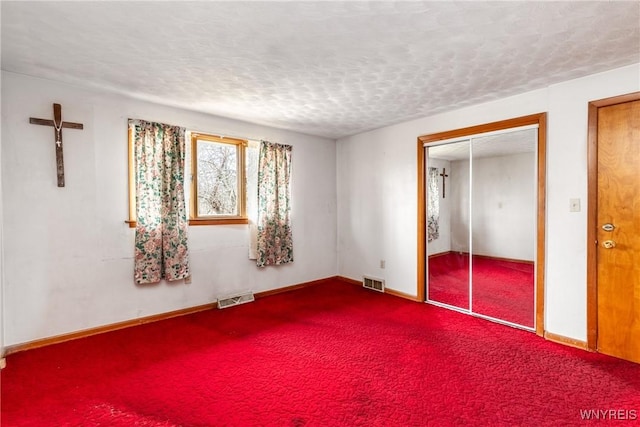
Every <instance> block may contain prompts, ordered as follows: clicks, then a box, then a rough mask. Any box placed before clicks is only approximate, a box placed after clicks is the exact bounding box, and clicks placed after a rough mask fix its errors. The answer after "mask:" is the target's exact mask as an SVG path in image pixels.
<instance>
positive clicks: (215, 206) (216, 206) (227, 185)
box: [197, 140, 238, 216]
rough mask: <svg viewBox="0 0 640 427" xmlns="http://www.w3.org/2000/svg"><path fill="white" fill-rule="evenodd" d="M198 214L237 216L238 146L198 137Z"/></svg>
mask: <svg viewBox="0 0 640 427" xmlns="http://www.w3.org/2000/svg"><path fill="white" fill-rule="evenodd" d="M197 147H198V152H197V158H198V215H199V216H215V215H238V203H237V200H238V196H237V192H238V171H237V166H238V162H237V158H236V153H237V147H236V146H235V145H232V144H222V143H217V142H210V141H203V140H198V142H197Z"/></svg>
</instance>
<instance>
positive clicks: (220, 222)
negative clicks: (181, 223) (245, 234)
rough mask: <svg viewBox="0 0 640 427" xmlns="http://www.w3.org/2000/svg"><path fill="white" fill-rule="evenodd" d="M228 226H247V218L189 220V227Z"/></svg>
mask: <svg viewBox="0 0 640 427" xmlns="http://www.w3.org/2000/svg"><path fill="white" fill-rule="evenodd" d="M228 224H249V219H247V218H216V219H213V218H200V219H190V220H189V225H228Z"/></svg>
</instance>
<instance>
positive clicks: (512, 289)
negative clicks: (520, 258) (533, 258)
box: [428, 253, 535, 328]
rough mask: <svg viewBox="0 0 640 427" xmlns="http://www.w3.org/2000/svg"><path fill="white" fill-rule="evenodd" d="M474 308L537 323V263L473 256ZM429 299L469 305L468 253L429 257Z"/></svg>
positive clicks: (515, 319)
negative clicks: (535, 301) (535, 268)
mask: <svg viewBox="0 0 640 427" xmlns="http://www.w3.org/2000/svg"><path fill="white" fill-rule="evenodd" d="M472 268H473V311H474V312H475V313H479V314H484V315H486V316H491V317H494V318H497V319H501V320H506V321H508V322H512V323H517V324H519V325H523V326H528V327H531V328H533V327H534V316H535V307H534V293H535V281H534V280H535V279H534V265H533V264H529V263H523V262H512V261H502V260H496V259H493V258H487V257H482V256H474V257H473V267H472ZM428 292H429V299H430V300H433V301H437V302H442V303H445V304H449V305H453V306H456V307H461V308H465V309H468V308H469V255H468V254H459V253H448V254H446V255H439V256H434V257H432V258H430V259H429V289H428Z"/></svg>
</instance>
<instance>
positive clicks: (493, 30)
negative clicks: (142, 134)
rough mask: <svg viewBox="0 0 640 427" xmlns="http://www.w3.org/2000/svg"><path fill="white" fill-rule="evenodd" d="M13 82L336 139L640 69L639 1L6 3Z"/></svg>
mask: <svg viewBox="0 0 640 427" xmlns="http://www.w3.org/2000/svg"><path fill="white" fill-rule="evenodd" d="M1 7H2V10H1V14H2V68H3V69H4V70H8V71H12V72H16V73H22V74H28V75H32V76H37V77H43V78H47V79H52V80H58V81H63V82H68V83H73V84H79V85H84V86H87V85H88V86H91V87H99V88H105V89H109V90H113V91H116V92H119V93H124V94H127V95H129V96H133V97H137V98H141V99H146V100H150V101H154V102H159V103H163V104H168V105H174V106H179V107H183V108H188V109H192V110H198V111H202V112H207V113H212V114H216V115H220V116H225V117H231V118H236V119H241V120H246V121H249V122H253V123H259V124H264V125H269V126H274V127H278V128H284V129H290V130H295V131H298V132H303V133H307V134H313V135H321V136H326V137H330V138H338V137H341V136H346V135H352V134H355V133H359V132H362V131H366V130H370V129H374V128H378V127H382V126H386V125H390V124H394V123H399V122H402V121H406V120H409V119H413V118H417V117H423V116H428V115H431V114H434V113H438V112H443V111H447V110H452V109H456V108H460V107H462V106H466V105H471V104H476V103H479V102H484V101H489V100H493V99H497V98H501V97H504V96H509V95H513V94H517V93H521V92H524V91H527V90H532V89H538V88H541V87H545V86H547V85H549V84H552V83H555V82H560V81H563V80H567V79H571V78H576V77H581V76H584V75H588V74H592V73H595V72H600V71H605V70H609V69H613V68H616V67H620V66H624V65H628V64H632V63H637V62H640V3H639V2H636V1H632V2H391V1H388V2H385V1H377V2H360V1H358V2H352V1H350V2H323V1H319V2H308V1H305V2H184V1H173V2H103V1H97V2H96V1H93V2H7V1H2V3H1Z"/></svg>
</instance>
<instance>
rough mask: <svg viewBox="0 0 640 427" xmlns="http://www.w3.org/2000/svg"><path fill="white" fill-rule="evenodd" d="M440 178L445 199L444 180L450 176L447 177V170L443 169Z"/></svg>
mask: <svg viewBox="0 0 640 427" xmlns="http://www.w3.org/2000/svg"><path fill="white" fill-rule="evenodd" d="M440 176H441V177H442V198H443V199H444V197H445V196H444V179H445V178H446V177H448V176H449V175H447V168H442V173H441V174H440Z"/></svg>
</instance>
